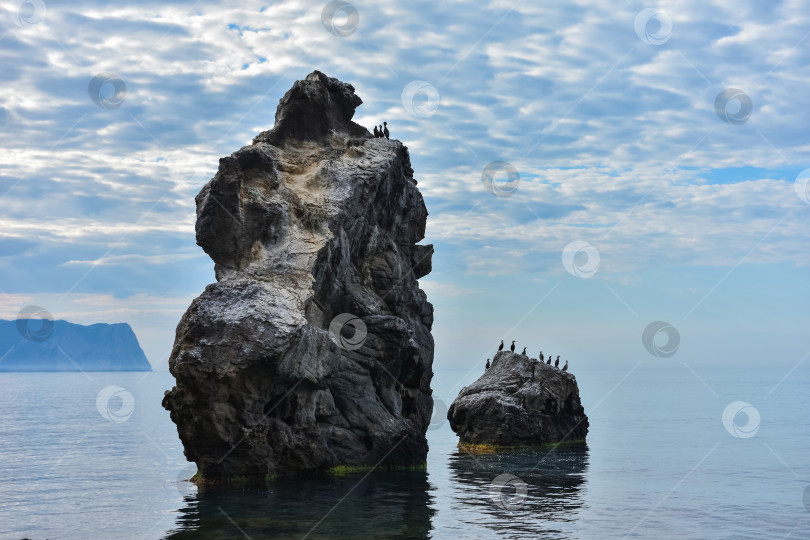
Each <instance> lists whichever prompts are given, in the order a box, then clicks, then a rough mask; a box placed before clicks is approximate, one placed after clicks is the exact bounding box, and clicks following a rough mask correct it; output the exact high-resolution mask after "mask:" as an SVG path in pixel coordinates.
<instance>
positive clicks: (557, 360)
mask: <svg viewBox="0 0 810 540" xmlns="http://www.w3.org/2000/svg"><path fill="white" fill-rule="evenodd" d="M554 367H560V355H559V354H558V355H557V359H556V360H554Z"/></svg>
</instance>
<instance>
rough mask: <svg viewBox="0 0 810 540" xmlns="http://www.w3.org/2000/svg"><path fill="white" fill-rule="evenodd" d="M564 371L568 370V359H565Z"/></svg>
mask: <svg viewBox="0 0 810 540" xmlns="http://www.w3.org/2000/svg"><path fill="white" fill-rule="evenodd" d="M562 370H563V371H568V360H566V361H565V365H564V366H563V369H562Z"/></svg>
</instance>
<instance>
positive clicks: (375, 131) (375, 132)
mask: <svg viewBox="0 0 810 540" xmlns="http://www.w3.org/2000/svg"><path fill="white" fill-rule="evenodd" d="M374 138H375V139H379V138H380V131H379V130H378V129H377V126H374Z"/></svg>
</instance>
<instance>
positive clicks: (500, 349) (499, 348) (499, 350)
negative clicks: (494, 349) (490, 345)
mask: <svg viewBox="0 0 810 540" xmlns="http://www.w3.org/2000/svg"><path fill="white" fill-rule="evenodd" d="M502 350H503V340H501V346H500V347H498V352H501V351H502Z"/></svg>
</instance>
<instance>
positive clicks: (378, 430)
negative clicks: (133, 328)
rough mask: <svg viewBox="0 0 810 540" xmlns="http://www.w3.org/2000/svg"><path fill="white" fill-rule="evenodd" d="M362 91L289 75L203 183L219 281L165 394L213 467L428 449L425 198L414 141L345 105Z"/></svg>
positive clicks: (418, 460)
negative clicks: (264, 122)
mask: <svg viewBox="0 0 810 540" xmlns="http://www.w3.org/2000/svg"><path fill="white" fill-rule="evenodd" d="M360 103H361V100H360V98H359V97H358V96H357V95H356V94H355V93H354V89H353V88H352V86H351V85H348V84H345V83H342V82H340V81H338V80H337V79H333V78H328V77H326V76H325V75H323V74H322V73H320V72H317V71H316V72H313V73H312V74H310V75H309V76H307V78H306V79H305V80H303V81H297V82H296V83H295V85H294V86H293V87H292V89H291V90H290V91H288V92H287V93H286V95H285V96H284V97H283V98H282V99H281V101H280V103H279V106H278V111H277V113H276V124H275V127H274V128H273V129H272V130H270V131H267V132H264V133H261V134H260V135H259V136H257V137H256V138H255V139H254V141H253V144H252V145H249V146H246V147H244V148H242V149H240V150H238V151H237V152H235V153H234V154H232V155H230V156H228V157H225V158H222V159H220V165H219V170H218V172H217V174H216V175H215V176H214V178H213V179H212V180H211V181H210V182H209V183H208V184H207V185H206V186H205V187H203V189H202V190H201V191H200V193H199V194H198V195H197V198H196V203H197V225H196V233H197V243H198V244H199V245H200V246H201V247H202V248H203V249H204V250H205V252H206V253H208V255H210V256H211V258H212V259H213V261H214V263H215V273H216V278H217V282H216V283H214V284H212V285H209V286H208V287H206V289H205V292H203V294H202V295H201V296H200V297H198V298H197V299H195V300H194V301H193V302H192V304H191V306H190V307H189V308H188V311H186V313H185V315H184V316H183V318H182V320H181V321H180V323H179V325H178V327H177V333H176V339H175V343H174V346H173V349H172V353H171V357H170V359H169V368H170V370H171V372H172V374H173V375H174V376H175V378H176V380H177V385H176V386H175V387H174V388H173V389H172V390H170V391H168V392H166V396H165V398H164V400H163V405H164V407H165V408H166V409H168V410H169V411H170V412H171V418H172V420H173V421H174V422H175V423H176V424H177V429H178V433H179V435H180V439H181V441H182V443H183V446H184V448H185V453H186V457H187V458H188V459H189V461H194V462H196V464H197V466H198V468H199V471H200V475H201V476H202V478H203V479H204V480H210V481H220V480H223V481H224V480H227V479H229V478H234V477H250V478H264V477H266V475H291V474H295V473H300V472H304V471H317V470H323V469H328V468H331V467H335V466H338V465H349V466H375V465H378V464H379V465H380V466H413V465H421V464H423V463H424V462H425V459H426V456H427V440H426V438H425V432H426V430H427V427H428V425H429V422H430V416H431V411H432V408H433V398H432V392H431V388H430V381H431V378H432V375H433V372H432V363H433V338H432V336H431V333H430V331H431V326H432V324H433V306H432V305H431V304H430V303H429V302H428V301H427V298H426V296H425V294H424V292H423V291H422V290H421V289H420V288H419V286H418V283H417V279H418V278H420V277H422V276H424V275H426V274H427V273H428V272H430V270H431V263H430V259H431V255H432V246H429V245H428V246H421V245H418V244H417V242H419V241H421V240H422V239H423V238H424V235H425V223H426V219H427V209H426V208H425V204H424V201H423V199H422V196H421V194H420V193H419V190H418V189H417V187H416V182H415V181H414V179H413V176H412V175H413V170H412V169H411V166H410V158H409V155H408V151H407V148H406V147H405V146H403V145H402V143H400V142H399V141H395V140H390V141H389V140H386V139H376V138H373V137H372V136H371V135H370V134H369V132H368V130H366V129H365V128H362V127H361V126H358V125H357V124H355V123H354V122H352V121H351V118H352V116H353V114H354V109H355V108H356V107H357V106H358V105H360Z"/></svg>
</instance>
